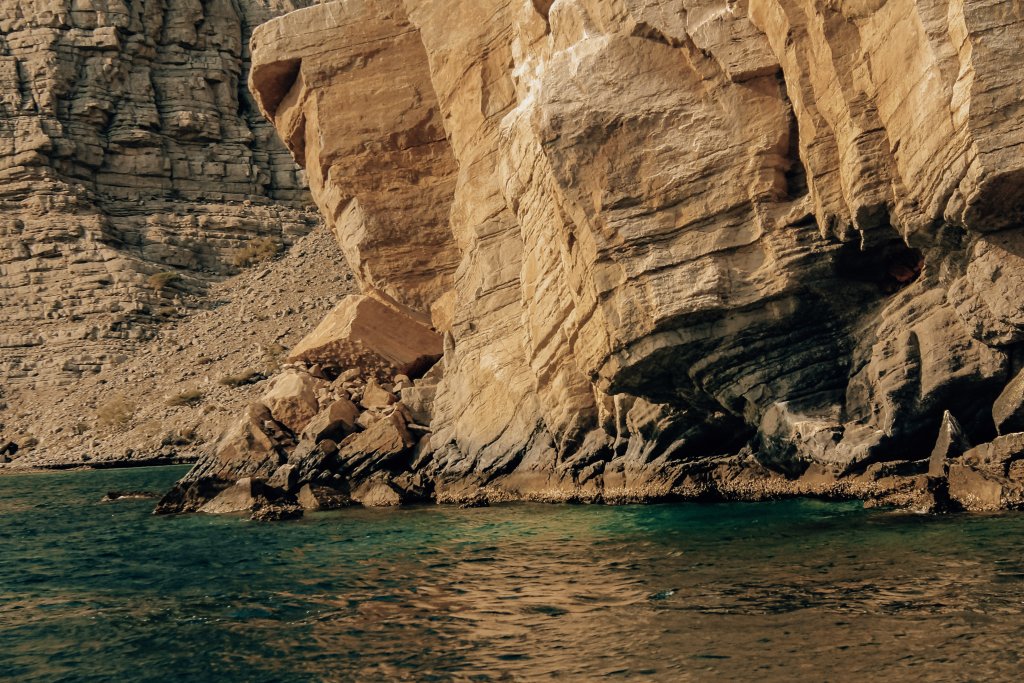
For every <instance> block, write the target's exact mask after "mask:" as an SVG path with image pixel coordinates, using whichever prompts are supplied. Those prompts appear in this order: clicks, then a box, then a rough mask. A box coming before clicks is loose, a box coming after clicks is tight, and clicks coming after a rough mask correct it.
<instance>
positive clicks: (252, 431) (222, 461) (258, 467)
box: [203, 403, 284, 478]
mask: <svg viewBox="0 0 1024 683" xmlns="http://www.w3.org/2000/svg"><path fill="white" fill-rule="evenodd" d="M268 422H270V423H273V418H272V416H271V414H270V410H269V409H268V408H267V407H266V406H265V405H263V404H262V403H250V404H249V406H248V407H247V408H246V410H245V413H244V414H243V415H242V416H241V417H240V418H239V419H238V420H237V421H236V422H235V423H234V424H232V425H231V426H230V427H229V428H228V429H226V430H225V431H224V432H223V433H222V434H221V436H220V438H218V439H217V442H216V443H215V445H214V455H213V458H212V459H211V461H209V462H207V463H205V467H204V468H203V471H204V472H205V473H207V474H212V475H216V476H220V477H223V478H237V477H241V476H257V477H269V476H270V475H271V474H273V472H274V470H276V469H277V467H278V466H279V465H281V464H282V463H283V462H284V459H283V458H284V456H283V451H282V450H281V448H280V447H279V446H278V442H277V441H276V440H275V439H273V438H271V437H270V436H269V435H268V434H267V433H266V431H264V425H265V424H266V423H268Z"/></svg>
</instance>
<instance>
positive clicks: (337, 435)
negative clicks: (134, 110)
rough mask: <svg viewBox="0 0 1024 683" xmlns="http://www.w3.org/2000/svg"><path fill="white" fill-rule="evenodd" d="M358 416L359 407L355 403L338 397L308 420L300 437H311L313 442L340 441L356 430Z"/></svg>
mask: <svg viewBox="0 0 1024 683" xmlns="http://www.w3.org/2000/svg"><path fill="white" fill-rule="evenodd" d="M358 418H359V409H358V408H356V406H355V404H353V403H352V401H349V400H348V399H346V398H340V399H338V400H337V401H334V402H333V403H331V404H330V405H329V406H327V408H325V409H324V410H321V411H320V412H319V413H317V415H316V417H314V418H313V419H312V420H310V422H309V424H307V425H306V428H305V429H304V430H303V431H302V438H303V439H311V440H312V441H313V442H314V443H320V442H321V441H324V440H325V439H327V440H331V441H341V440H342V439H343V438H345V437H346V436H348V435H349V434H351V433H353V432H355V431H357V429H358V426H357V424H356V420H357V419H358Z"/></svg>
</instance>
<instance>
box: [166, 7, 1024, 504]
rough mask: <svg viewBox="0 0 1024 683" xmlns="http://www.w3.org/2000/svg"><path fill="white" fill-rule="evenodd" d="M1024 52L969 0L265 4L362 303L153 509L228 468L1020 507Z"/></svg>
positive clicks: (275, 78)
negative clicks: (272, 9) (273, 14)
mask: <svg viewBox="0 0 1024 683" xmlns="http://www.w3.org/2000/svg"><path fill="white" fill-rule="evenodd" d="M1021 44H1024V19H1022V18H1021V16H1020V14H1019V12H1017V11H1016V10H1015V9H1014V7H1013V6H1012V4H1011V3H995V2H987V1H985V0H964V1H961V2H953V3H947V2H937V1H933V0H889V1H888V2H886V1H884V0H883V1H862V0H857V1H854V0H844V1H842V2H823V1H821V0H660V1H659V0H656V1H653V2H652V1H649V0H645V1H644V2H639V1H636V0H586V1H584V2H565V1H562V0H554V2H551V1H550V0H532V1H531V2H528V1H525V0H524V1H522V2H507V1H501V0H451V1H449V2H445V3H440V2H431V1H429V0H406V1H404V2H403V1H400V0H348V1H346V2H330V3H325V4H322V5H318V6H315V7H310V8H306V9H301V10H298V11H295V12H292V13H289V14H287V15H284V16H282V17H280V18H277V19H274V20H272V21H270V22H268V23H266V24H264V25H263V26H261V27H259V28H258V29H257V30H256V31H255V32H254V34H253V38H252V43H251V52H252V63H253V66H252V71H251V76H250V86H251V90H252V92H253V95H254V96H255V98H256V101H257V103H258V105H259V107H260V110H261V111H262V112H263V114H264V115H265V117H266V118H267V119H268V120H269V121H270V122H271V123H273V125H274V127H275V128H276V130H277V132H278V134H279V136H280V138H281V139H282V140H283V141H284V143H285V144H286V146H287V147H288V149H289V150H290V152H291V154H292V155H293V156H294V158H295V160H296V161H297V162H298V163H299V164H300V165H302V166H303V167H304V168H305V170H306V174H307V178H308V181H309V186H310V190H311V192H312V195H313V198H314V200H315V201H316V203H317V206H318V207H319V209H320V211H321V213H322V214H323V216H324V219H325V220H326V222H327V224H328V226H329V227H330V228H331V230H332V231H333V232H334V235H335V237H336V239H337V241H338V243H339V245H340V246H341V248H342V250H343V252H344V253H345V255H346V258H347V260H348V261H349V264H350V265H351V267H352V269H353V271H354V273H355V275H356V279H357V281H358V283H359V285H360V287H361V289H362V291H363V295H362V296H361V297H356V298H352V299H346V300H344V301H342V302H341V303H340V304H339V306H338V308H337V309H336V310H335V311H334V312H333V313H332V314H331V316H333V317H334V318H335V320H334V321H333V322H332V321H330V320H328V321H325V324H324V325H322V326H321V328H322V329H319V330H318V331H317V332H315V333H314V335H317V334H319V335H320V338H319V339H311V340H307V342H303V344H302V345H301V346H302V347H303V349H304V351H308V350H309V349H319V350H320V351H319V353H318V354H313V355H309V354H305V355H304V354H303V353H293V354H292V357H291V361H292V363H291V365H290V366H289V367H287V368H286V372H285V374H284V375H282V376H281V377H279V378H278V379H277V380H275V382H274V389H272V390H271V391H270V392H269V393H268V394H267V395H266V396H265V397H264V399H263V400H262V401H261V402H259V403H255V404H253V405H252V406H250V408H249V409H248V411H247V413H246V415H245V416H244V417H243V418H242V420H241V421H239V422H238V423H237V424H235V426H234V427H232V430H231V431H229V432H228V433H226V434H225V435H224V437H223V438H222V440H221V442H220V444H219V445H218V447H217V448H215V449H212V450H211V451H210V453H209V454H208V455H207V456H206V457H205V459H204V460H203V461H202V462H201V463H200V465H199V466H198V467H197V468H196V469H195V470H194V471H193V472H192V473H191V474H190V475H189V477H187V478H186V480H185V481H184V482H183V483H182V484H181V485H180V486H179V487H178V488H177V489H176V490H175V491H174V492H172V494H171V495H170V496H169V497H168V498H167V499H165V501H164V504H163V505H162V509H165V510H182V509H199V508H201V507H203V505H207V504H208V502H207V501H209V500H210V499H211V498H214V497H216V496H218V492H220V491H222V490H224V489H225V487H227V486H229V485H230V484H232V482H235V481H237V480H239V479H242V482H241V483H240V484H235V488H233V489H229V491H232V492H233V493H232V495H234V496H235V497H236V498H237V497H238V491H237V490H236V489H237V487H238V486H242V487H243V488H244V489H245V491H246V495H249V496H254V497H256V498H258V497H260V496H264V497H266V496H267V495H269V494H266V492H265V491H263V492H262V493H260V492H256V493H254V491H255V488H254V487H255V486H256V484H255V482H269V483H268V484H267V485H268V486H269V487H270V489H272V490H273V491H276V492H278V494H280V495H282V496H284V497H285V498H288V497H289V496H295V495H298V493H300V492H302V493H303V495H304V496H305V497H306V500H307V501H308V500H310V498H309V497H310V496H311V495H313V494H315V493H316V491H318V490H321V489H329V490H332V491H334V492H336V493H337V494H338V496H340V498H341V499H348V500H356V501H359V502H363V503H364V504H386V503H394V502H401V501H403V500H417V499H420V500H421V499H431V500H438V501H477V500H481V499H489V500H502V499H509V498H533V499H551V500H605V501H621V500H650V499H663V498H671V497H697V496H725V497H734V498H764V497H771V496H776V495H789V494H793V493H815V494H826V495H854V496H863V497H868V498H872V499H873V500H875V501H876V502H878V503H893V504H900V505H908V506H912V507H919V508H922V509H938V508H941V507H957V506H959V507H965V508H969V509H990V508H999V507H1016V506H1019V505H1021V504H1022V503H1024V471H1021V470H1020V468H1019V467H1018V465H1019V464H1020V463H1021V462H1024V460H1022V458H1024V433H1022V430H1024V390H1022V389H1021V387H1022V386H1024V375H1021V374H1019V373H1020V372H1021V367H1022V358H1024V356H1022V355H1021V350H1022V346H1021V342H1022V341H1024V298H1022V297H1021V293H1022V292H1024V288H1022V284H1024V231H1022V228H1024V192H1022V185H1024V153H1022V152H1024V98H1022V96H1021V92H1022V84H1024V72H1022V71H1021V70H1020V69H1018V68H1016V66H1015V65H1016V64H1017V63H1018V61H1019V58H1018V51H1019V46H1020V45H1021ZM430 335H434V337H435V338H434V339H433V340H431V339H430ZM396 343H397V344H398V345H399V346H402V345H405V346H406V348H405V349H404V352H403V353H404V354H405V355H402V353H399V352H398V351H396V350H395V349H394V348H393V346H394V345H395V344H396ZM400 357H401V358H406V357H415V358H417V359H419V362H418V364H413V365H407V364H403V362H401V358H400ZM434 359H439V360H437V362H436V364H435V365H433V366H430V362H433V360H434ZM332 411H333V412H332ZM311 425H312V427H311ZM204 487H205V488H204ZM261 491H262V489H261ZM274 495H277V494H274ZM270 497H273V496H270ZM300 497H301V496H300ZM214 507H216V506H214Z"/></svg>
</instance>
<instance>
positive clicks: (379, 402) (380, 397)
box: [359, 379, 398, 410]
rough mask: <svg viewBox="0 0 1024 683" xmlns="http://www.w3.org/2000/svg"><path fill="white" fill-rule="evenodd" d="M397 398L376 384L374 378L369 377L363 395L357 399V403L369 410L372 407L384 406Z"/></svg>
mask: <svg viewBox="0 0 1024 683" xmlns="http://www.w3.org/2000/svg"><path fill="white" fill-rule="evenodd" d="M397 400H398V399H397V398H395V395H394V394H392V393H391V392H390V391H388V390H387V389H385V388H384V387H382V386H381V385H379V384H377V382H376V380H373V379H370V381H368V382H367V383H366V387H365V388H364V389H363V397H362V398H361V399H360V400H359V405H361V406H362V407H363V408H366V409H367V410H371V409H373V408H386V407H387V406H389V405H391V404H392V403H395V402H396V401H397Z"/></svg>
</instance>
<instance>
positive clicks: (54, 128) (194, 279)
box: [0, 0, 316, 422]
mask: <svg viewBox="0 0 1024 683" xmlns="http://www.w3.org/2000/svg"><path fill="white" fill-rule="evenodd" d="M305 4H309V3H308V2H304V1H303V0H240V1H239V2H234V1H232V0H213V1H210V2H199V0H173V1H172V2H147V1H144V0H74V1H72V0H34V1H33V2H22V1H20V0H3V1H2V2H0V86H2V88H0V90H2V94H0V293H2V294H0V376H2V377H3V386H2V391H3V392H5V393H6V395H5V396H0V401H5V400H6V402H7V403H9V404H11V405H12V410H14V409H16V408H18V407H19V405H20V404H21V403H22V402H25V401H27V402H28V403H29V404H31V403H32V402H33V401H36V402H38V401H39V400H40V398H41V397H42V396H44V395H46V396H48V394H46V393H45V392H46V391H47V390H48V389H49V388H52V387H55V386H68V385H72V384H74V383H75V382H77V381H78V380H80V379H81V378H82V376H83V374H87V373H94V372H98V371H100V370H102V369H104V368H110V367H112V366H113V365H115V364H116V363H118V362H120V361H122V360H124V359H125V358H126V357H129V356H131V355H132V354H133V353H134V352H135V350H136V349H137V348H138V342H139V341H140V340H144V339H147V338H149V337H151V336H152V334H153V333H154V331H155V330H156V327H157V325H159V324H160V323H162V322H163V321H166V320H168V319H170V318H174V317H176V316H178V315H180V314H181V313H182V312H183V311H184V310H186V309H188V308H190V307H194V306H196V305H198V302H197V300H196V296H197V295H202V294H203V293H204V292H205V290H206V287H207V285H208V284H209V283H210V282H211V281H213V280H215V279H217V278H220V277H223V276H224V275H226V274H230V273H234V272H237V269H238V267H239V266H240V265H244V264H245V263H246V262H248V260H250V259H251V257H254V256H260V255H264V254H265V253H269V252H273V251H276V250H277V249H279V248H281V247H282V246H285V245H287V244H288V243H290V242H292V241H293V240H294V239H295V238H296V237H297V236H300V235H303V234H305V233H307V232H308V231H309V230H310V229H311V227H312V226H313V225H315V223H316V217H315V216H314V215H312V214H310V213H309V212H308V211H307V206H308V205H309V198H308V193H307V191H306V189H305V182H304V180H303V177H302V173H301V171H299V169H298V168H297V167H296V166H295V163H294V162H293V160H292V159H291V158H290V157H289V155H288V152H287V150H286V149H285V147H284V146H283V145H282V144H281V143H280V142H279V141H278V140H277V139H276V137H275V135H274V133H273V130H272V128H271V127H270V125H269V124H268V123H267V122H266V121H265V120H264V119H263V118H262V117H261V116H260V114H259V112H258V110H257V108H256V107H255V105H254V104H253V101H252V98H251V97H250V95H249V93H248V90H247V88H246V77H247V73H248V60H249V55H248V50H247V47H246V46H247V41H248V38H249V34H250V33H251V30H252V28H253V27H254V26H255V25H256V24H258V23H260V22H263V21H265V20H267V19H269V18H271V17H273V16H275V15H276V14H279V13H281V12H282V11H287V10H292V9H295V8H296V7H301V6H303V5H305ZM15 394H17V396H15ZM4 421H7V422H10V421H11V420H10V419H6V420H4Z"/></svg>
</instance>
